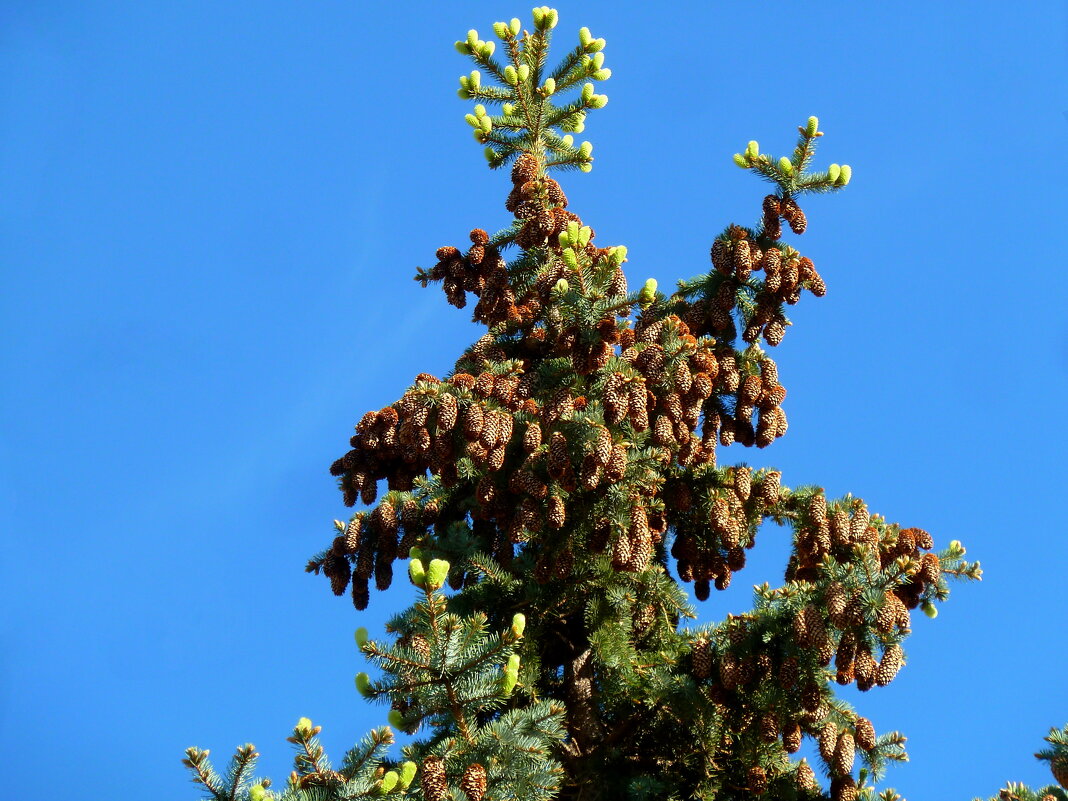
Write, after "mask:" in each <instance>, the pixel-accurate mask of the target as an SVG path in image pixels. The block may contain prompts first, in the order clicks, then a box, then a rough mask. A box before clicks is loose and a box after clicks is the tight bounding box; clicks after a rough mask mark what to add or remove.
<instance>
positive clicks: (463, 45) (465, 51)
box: [455, 41, 471, 56]
mask: <svg viewBox="0 0 1068 801" xmlns="http://www.w3.org/2000/svg"><path fill="white" fill-rule="evenodd" d="M455 47H456V52H458V53H459V54H460V55H461V56H469V55H471V48H470V47H469V46H468V44H467V42H460V41H458V42H456V45H455Z"/></svg>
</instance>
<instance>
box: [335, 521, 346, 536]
mask: <svg viewBox="0 0 1068 801" xmlns="http://www.w3.org/2000/svg"><path fill="white" fill-rule="evenodd" d="M334 528H336V529H337V530H338V533H339V534H343V533H344V532H345V524H344V523H342V522H341V521H340V520H335V521H334Z"/></svg>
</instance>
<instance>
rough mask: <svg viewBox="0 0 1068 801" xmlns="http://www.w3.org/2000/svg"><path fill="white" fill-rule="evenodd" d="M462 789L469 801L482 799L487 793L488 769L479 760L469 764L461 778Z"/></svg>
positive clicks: (480, 800)
mask: <svg viewBox="0 0 1068 801" xmlns="http://www.w3.org/2000/svg"><path fill="white" fill-rule="evenodd" d="M460 789H461V790H462V791H463V794H464V795H466V796H467V798H468V801H482V797H483V796H484V795H485V794H486V769H485V768H484V767H482V766H481V765H480V764H478V763H477V762H475V763H474V764H473V765H468V766H467V767H466V768H465V769H464V773H463V776H462V777H461V778H460Z"/></svg>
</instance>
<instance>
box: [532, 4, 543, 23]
mask: <svg viewBox="0 0 1068 801" xmlns="http://www.w3.org/2000/svg"><path fill="white" fill-rule="evenodd" d="M531 15H532V16H533V17H534V27H535V28H540V27H541V25H542V23H543V22H544V21H545V9H544V7H543V6H539V7H537V8H535V9H533V10H532V11H531Z"/></svg>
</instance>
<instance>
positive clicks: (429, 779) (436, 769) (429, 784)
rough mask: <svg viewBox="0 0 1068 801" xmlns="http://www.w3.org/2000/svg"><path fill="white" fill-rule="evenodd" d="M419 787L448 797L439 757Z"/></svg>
mask: <svg viewBox="0 0 1068 801" xmlns="http://www.w3.org/2000/svg"><path fill="white" fill-rule="evenodd" d="M520 158H522V156H521V157H520ZM420 786H421V787H422V788H423V797H424V798H425V799H426V801H445V799H446V798H447V797H448V793H449V782H448V779H446V778H445V763H444V762H443V761H442V759H441V757H437V756H428V757H427V758H426V759H424V760H423V775H422V778H421V780H420Z"/></svg>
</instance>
